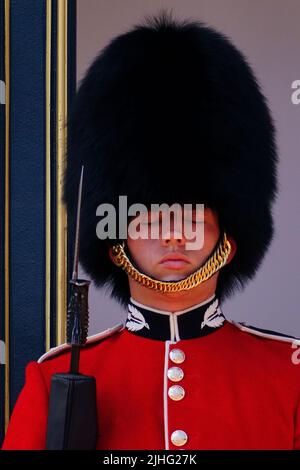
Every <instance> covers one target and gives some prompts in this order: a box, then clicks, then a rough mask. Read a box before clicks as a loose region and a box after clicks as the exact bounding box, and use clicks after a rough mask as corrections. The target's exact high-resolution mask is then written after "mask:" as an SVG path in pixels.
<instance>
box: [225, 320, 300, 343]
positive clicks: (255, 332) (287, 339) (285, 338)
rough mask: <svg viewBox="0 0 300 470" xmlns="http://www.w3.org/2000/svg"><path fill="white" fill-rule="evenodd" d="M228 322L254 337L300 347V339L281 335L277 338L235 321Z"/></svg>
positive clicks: (274, 335)
mask: <svg viewBox="0 0 300 470" xmlns="http://www.w3.org/2000/svg"><path fill="white" fill-rule="evenodd" d="M228 321H229V322H230V323H232V324H233V325H234V326H236V327H237V328H239V330H242V331H245V332H247V333H252V334H253V335H256V336H261V337H262V338H268V339H277V340H278V341H283V342H286V343H294V344H297V345H300V339H298V338H292V337H290V336H280V335H278V336H277V335H276V334H272V333H263V332H262V331H258V330H255V329H252V328H251V327H247V326H245V325H241V324H240V323H237V322H235V321H233V320H228Z"/></svg>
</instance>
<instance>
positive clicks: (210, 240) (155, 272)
mask: <svg viewBox="0 0 300 470" xmlns="http://www.w3.org/2000/svg"><path fill="white" fill-rule="evenodd" d="M151 217H152V221H153V220H154V223H155V224H157V225H159V238H157V239H151V238H150V221H151ZM187 219H189V222H190V223H192V230H193V232H195V230H203V235H204V243H203V245H202V247H201V248H200V249H196V250H195V249H187V247H186V244H187V243H191V242H193V239H191V238H188V239H187V238H185V233H186V232H185V230H184V223H185V222H184V219H183V225H182V230H181V232H178V231H176V224H174V217H173V215H172V214H171V217H170V231H169V230H168V232H167V233H166V232H164V231H163V230H164V228H163V224H162V217H161V214H160V215H158V213H156V214H153V213H151V212H148V215H147V217H146V218H145V219H144V221H143V223H142V224H141V231H144V232H145V231H147V232H148V234H149V237H148V238H147V239H142V238H138V239H133V238H131V237H130V235H129V234H128V238H127V246H128V249H129V254H130V256H131V259H132V260H133V262H134V263H135V265H136V266H137V268H138V269H139V270H140V271H141V272H143V273H145V274H147V275H148V276H151V277H154V278H155V279H158V280H161V281H178V280H180V279H184V278H185V277H187V276H188V275H189V274H191V273H193V272H194V271H196V270H197V269H199V267H200V266H201V265H202V264H203V263H204V262H205V261H206V260H207V258H208V257H209V256H210V255H211V253H212V251H213V249H214V248H215V246H216V243H217V241H218V239H219V236H220V231H219V224H218V218H217V215H216V214H215V213H214V212H213V211H212V210H211V209H209V208H204V211H203V212H202V217H199V214H198V213H196V211H192V212H190V216H189V217H187ZM187 219H186V220H187ZM152 223H153V222H152ZM174 229H175V230H174ZM171 258H172V259H171Z"/></svg>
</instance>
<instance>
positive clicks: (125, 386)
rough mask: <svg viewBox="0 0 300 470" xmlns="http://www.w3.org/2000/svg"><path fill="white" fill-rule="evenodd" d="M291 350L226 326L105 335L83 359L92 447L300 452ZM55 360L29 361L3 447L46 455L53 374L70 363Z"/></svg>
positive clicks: (299, 380)
mask: <svg viewBox="0 0 300 470" xmlns="http://www.w3.org/2000/svg"><path fill="white" fill-rule="evenodd" d="M243 328H244V331H243ZM146 329H147V328H146ZM298 344H299V343H298ZM296 346H297V343H296V344H294V345H293V340H292V339H288V338H280V337H279V338H278V339H275V338H273V336H272V335H265V336H264V335H263V333H259V332H256V331H254V330H253V331H252V330H250V329H249V330H248V329H247V328H245V327H242V326H241V325H239V324H235V323H233V322H229V321H227V320H226V321H224V323H223V325H222V327H220V328H216V329H215V330H214V331H213V333H212V334H207V335H205V336H200V337H195V338H190V339H180V340H179V341H178V340H177V341H176V340H175V341H169V340H166V341H163V340H158V339H153V338H149V337H143V336H139V335H138V334H135V333H134V332H132V331H129V330H128V329H126V328H124V327H122V326H120V327H117V328H116V329H115V330H112V331H108V332H106V333H105V332H104V334H102V337H101V335H100V337H95V338H94V342H93V343H90V344H88V345H87V346H86V347H85V348H84V349H83V351H82V353H81V359H80V370H81V372H82V373H83V374H87V375H94V376H95V377H96V380H97V405H98V415H99V438H98V442H97V449H106V450H109V449H127V450H130V449H146V450H149V449H152V450H153V449H170V450H176V449H177V450H178V449H193V450H196V449H199V450H200V449H210V450H213V449H300V364H298V363H299V362H300V361H299V360H298V361H297V360H296V361H295V359H297V357H298V358H299V356H300V354H298V353H299V345H298V346H297V347H298V350H297V349H295V347H296ZM175 349H177V350H178V349H179V352H178V351H177V355H176V354H175V355H174V353H173V355H172V353H171V352H172V351H173V350H175ZM170 353H171V354H170ZM182 353H183V354H182ZM52 354H53V353H50V354H48V355H47V356H46V358H45V359H44V360H43V362H40V363H37V362H31V363H29V364H28V366H27V369H26V382H25V386H24V388H23V390H22V392H21V394H20V396H19V398H18V401H17V404H16V406H15V408H14V411H13V414H12V417H11V420H10V424H9V427H8V431H7V434H6V438H5V441H4V445H3V449H45V440H46V424H47V410H48V399H49V389H50V381H51V375H52V374H53V373H56V372H67V371H68V369H69V362H70V352H69V350H63V351H59V350H58V351H55V353H54V354H53V355H52ZM172 358H173V359H172ZM180 358H181V362H174V360H176V361H178V360H179V361H180ZM182 359H183V360H182ZM174 368H175V369H174ZM180 371H181V372H180ZM172 372H175V374H173V375H172ZM178 372H179V375H178ZM182 375H183V377H182ZM170 377H171V378H170ZM174 386H175V389H174V388H173V391H174V393H173V395H172V393H170V388H171V387H174ZM176 386H180V388H179V389H178V388H177V389H176ZM182 394H184V396H182ZM170 395H171V396H170ZM176 397H177V398H178V397H179V398H180V399H174V398H176ZM178 431H179V433H178ZM182 432H183V433H182ZM182 438H183V440H182ZM185 441H186V442H185Z"/></svg>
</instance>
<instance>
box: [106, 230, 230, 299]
mask: <svg viewBox="0 0 300 470" xmlns="http://www.w3.org/2000/svg"><path fill="white" fill-rule="evenodd" d="M230 252H231V243H230V242H229V240H227V236H226V233H225V232H224V234H223V237H222V238H221V240H220V242H219V243H218V246H217V248H216V249H215V250H214V252H213V253H212V255H211V256H210V257H209V258H208V260H207V261H206V262H205V263H204V265H203V266H201V267H200V268H199V269H197V271H195V272H193V273H192V274H189V276H187V277H186V278H184V279H181V280H180V281H175V282H172V281H171V282H167V281H159V280H157V279H154V278H152V277H150V276H147V275H146V274H143V273H141V272H140V271H138V269H136V268H135V267H134V266H133V264H132V263H131V261H130V260H129V258H128V256H127V255H126V253H125V241H123V242H122V244H120V243H117V244H116V245H114V246H113V247H112V256H113V261H114V263H115V264H116V265H117V266H120V267H121V268H122V269H124V271H125V272H126V273H127V274H129V276H131V277H132V278H133V279H134V280H135V281H136V282H138V283H140V284H142V285H143V286H145V287H148V288H149V289H154V290H156V291H161V292H180V291H182V290H189V289H193V288H194V287H197V286H199V284H201V283H202V282H204V281H207V280H208V279H209V278H210V277H211V276H213V274H215V273H216V272H217V271H219V269H221V268H222V267H223V266H224V265H225V264H226V261H227V259H228V256H229V254H230Z"/></svg>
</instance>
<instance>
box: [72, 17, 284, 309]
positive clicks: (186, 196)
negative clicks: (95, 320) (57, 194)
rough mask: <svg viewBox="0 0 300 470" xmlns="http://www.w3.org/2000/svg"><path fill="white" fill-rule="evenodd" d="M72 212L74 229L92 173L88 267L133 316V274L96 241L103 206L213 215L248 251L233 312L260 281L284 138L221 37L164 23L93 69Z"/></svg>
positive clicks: (75, 144)
mask: <svg viewBox="0 0 300 470" xmlns="http://www.w3.org/2000/svg"><path fill="white" fill-rule="evenodd" d="M66 158H67V170H66V173H65V179H64V202H65V203H66V204H67V209H68V221H69V224H71V227H75V217H76V208H77V193H78V182H79V179H80V172H81V166H82V165H84V181H83V198H82V211H81V227H80V261H81V263H82V266H83V268H84V269H85V271H86V273H87V274H88V275H89V276H90V277H91V278H92V279H93V280H94V281H95V283H96V285H97V286H106V287H109V289H110V294H111V296H112V297H114V298H116V299H117V300H118V301H119V302H120V303H121V304H123V305H125V304H126V303H127V302H128V300H129V296H130V292H129V283H128V278H127V274H126V273H125V272H124V271H123V270H121V269H120V268H118V267H117V266H115V265H114V264H113V262H112V261H111V259H110V257H109V253H108V248H109V244H112V243H116V240H100V239H98V238H97V235H96V225H97V222H99V217H97V216H96V209H97V207H98V205H99V204H101V203H111V204H113V205H114V206H115V207H116V208H117V207H118V200H119V196H120V195H126V196H127V198H128V205H130V204H133V203H136V202H139V203H143V204H145V205H146V206H147V207H150V204H152V203H167V204H172V203H180V204H184V203H194V204H195V203H204V204H205V206H207V207H210V208H211V209H213V210H215V211H216V212H217V214H218V218H219V222H220V226H221V227H222V228H223V229H224V230H226V232H227V234H228V235H231V236H232V237H233V238H234V240H235V241H236V243H237V252H236V254H235V256H234V258H233V259H232V261H231V262H230V263H229V264H228V265H226V266H224V267H223V268H222V269H221V270H220V273H219V278H218V285H217V292H216V293H217V295H218V296H219V299H220V300H222V299H224V298H226V297H228V296H229V295H230V294H231V293H232V292H233V291H234V290H235V289H236V288H242V287H243V286H244V284H245V282H246V281H247V280H249V279H251V278H252V277H253V276H254V274H255V272H256V270H257V269H258V267H259V265H260V264H261V261H262V259H263V257H264V255H265V253H266V250H267V248H268V246H269V244H270V242H271V240H272V237H273V232H274V229H273V219H272V212H271V209H272V203H273V202H274V200H275V197H276V193H277V182H276V165H277V151H276V142H275V129H274V125H273V121H272V117H271V115H270V111H269V109H268V105H267V102H266V98H265V97H264V95H263V94H262V91H261V89H260V86H259V84H258V82H257V79H256V78H255V76H254V73H253V71H252V69H251V67H250V65H249V63H248V62H247V60H246V58H245V57H244V55H243V54H242V53H241V52H240V51H239V50H238V49H237V48H236V47H235V45H233V43H232V42H231V41H230V40H229V39H228V38H227V37H226V36H225V35H224V34H222V33H220V32H218V31H216V30H215V29H214V28H212V27H210V26H207V25H205V24H204V23H203V22H198V21H194V20H175V19H173V17H172V15H170V14H167V13H166V12H165V11H163V12H162V13H159V14H158V15H155V16H153V17H146V19H145V20H143V21H142V22H141V23H140V24H138V25H135V26H134V27H132V29H131V30H129V31H128V32H125V33H123V34H121V35H119V36H117V37H115V38H114V39H113V40H112V41H111V42H110V43H109V44H108V45H107V46H106V47H105V48H104V50H102V51H101V52H100V53H99V55H98V56H97V57H96V58H95V59H94V61H93V62H92V63H91V65H90V67H89V69H88V70H87V73H86V74H85V76H84V78H83V79H82V81H81V83H80V86H79V88H78V92H77V96H76V98H75V100H74V105H73V108H72V110H71V113H70V118H69V122H68V146H67V153H66Z"/></svg>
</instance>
